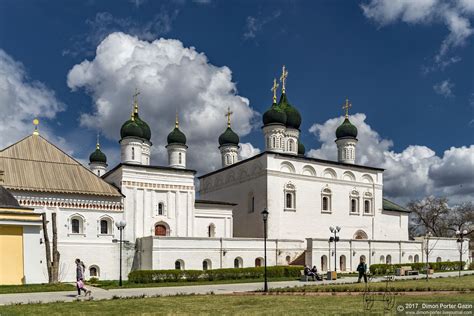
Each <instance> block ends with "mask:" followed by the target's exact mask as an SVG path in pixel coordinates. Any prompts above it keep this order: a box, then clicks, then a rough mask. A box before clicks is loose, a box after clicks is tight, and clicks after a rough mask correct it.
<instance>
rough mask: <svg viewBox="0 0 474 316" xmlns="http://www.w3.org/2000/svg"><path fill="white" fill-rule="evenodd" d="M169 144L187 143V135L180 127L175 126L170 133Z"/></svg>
mask: <svg viewBox="0 0 474 316" xmlns="http://www.w3.org/2000/svg"><path fill="white" fill-rule="evenodd" d="M167 140H168V145H171V144H180V145H186V135H184V133H183V132H181V131H180V130H179V128H178V127H175V128H174V129H173V130H172V131H171V133H169V134H168V138H167Z"/></svg>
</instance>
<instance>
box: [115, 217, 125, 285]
mask: <svg viewBox="0 0 474 316" xmlns="http://www.w3.org/2000/svg"><path fill="white" fill-rule="evenodd" d="M115 226H117V229H118V230H119V231H120V245H119V246H120V271H119V273H120V274H119V286H122V243H123V241H122V232H123V229H124V228H125V226H127V223H126V222H125V221H124V220H121V221H119V222H116V223H115Z"/></svg>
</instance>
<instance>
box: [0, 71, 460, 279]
mask: <svg viewBox="0 0 474 316" xmlns="http://www.w3.org/2000/svg"><path fill="white" fill-rule="evenodd" d="M286 75H287V73H286V71H285V70H284V72H283V75H282V78H281V81H282V94H281V97H280V100H279V102H278V103H277V98H276V89H277V86H276V83H274V88H273V91H274V96H273V104H272V105H271V107H270V108H269V109H268V111H266V112H265V113H264V115H263V127H262V130H263V134H264V137H265V151H264V152H262V153H260V154H258V155H255V156H253V157H251V158H248V159H245V160H242V161H238V152H239V136H238V135H237V134H236V133H235V132H234V131H233V130H232V128H231V121H230V112H229V113H228V121H227V128H226V129H225V131H224V132H223V133H222V135H220V137H219V138H218V142H219V147H218V148H219V150H220V152H221V156H222V168H220V169H218V170H215V171H213V172H210V173H208V174H204V175H202V176H200V177H199V178H198V179H199V181H200V192H199V198H196V187H195V180H196V171H194V170H190V169H187V168H186V152H187V148H188V147H187V145H186V136H185V135H184V133H183V132H182V131H181V130H180V129H179V123H178V118H176V123H175V128H174V129H173V130H172V131H171V133H170V134H169V135H168V138H167V143H168V145H167V146H166V148H167V151H168V165H167V166H156V165H153V164H152V161H151V157H150V148H151V146H152V143H151V141H150V140H151V130H150V128H149V126H148V125H147V123H145V121H144V120H143V119H141V118H140V116H139V108H138V102H137V99H136V97H135V99H134V105H133V110H132V114H131V116H130V119H129V120H127V121H126V122H125V123H124V124H123V125H122V128H121V131H120V134H121V139H120V142H119V143H120V146H121V162H120V163H119V164H118V165H117V166H115V167H113V168H111V169H108V165H107V157H106V156H105V154H104V153H103V152H102V151H101V150H100V145H99V143H97V147H96V150H95V151H94V152H93V153H92V154H91V155H90V164H89V169H87V168H86V167H84V166H83V165H81V164H80V163H79V162H78V161H77V160H75V159H74V158H72V157H70V156H69V155H67V154H66V153H65V152H63V151H62V150H61V149H60V148H58V147H56V146H55V145H53V144H52V143H50V142H49V141H48V140H46V139H45V138H43V137H42V136H41V135H39V132H38V131H37V130H35V132H34V133H33V134H32V135H30V136H28V137H26V138H24V139H22V140H20V141H18V142H17V143H14V144H13V145H11V146H9V147H7V148H5V149H3V150H1V151H0V176H1V178H0V185H1V186H3V187H4V188H5V189H7V190H8V191H9V192H10V193H11V194H12V195H13V196H14V197H15V198H16V200H17V201H18V203H19V205H20V206H21V207H25V208H29V209H33V210H34V212H35V213H46V216H47V218H48V219H51V213H52V212H55V213H56V214H57V227H58V248H59V252H60V255H61V260H60V262H61V264H60V279H61V280H62V281H71V280H74V279H75V265H74V260H75V258H80V259H81V260H82V261H83V262H84V263H85V264H86V266H87V268H88V269H87V273H86V275H87V277H98V278H100V279H118V276H119V243H118V242H117V239H118V238H119V231H118V229H117V228H116V226H115V223H116V222H118V221H121V220H125V222H126V227H125V229H124V230H123V232H124V235H123V239H124V240H125V243H124V245H123V246H124V258H123V265H124V267H123V274H124V275H125V276H126V275H127V274H128V272H130V271H131V270H136V269H146V270H148V269H198V270H201V269H216V268H232V267H254V266H261V265H263V257H264V254H263V221H262V215H261V212H262V210H263V209H267V210H268V212H269V217H268V241H267V254H268V257H267V263H268V265H289V264H308V265H316V266H317V268H318V269H319V270H320V271H327V270H334V262H336V269H337V270H338V271H355V269H356V266H357V264H358V262H359V260H360V258H361V257H364V258H365V260H366V262H367V263H368V264H374V263H410V262H421V261H425V260H426V259H425V247H426V245H427V242H426V240H425V239H418V240H410V239H409V237H408V217H409V212H408V211H407V210H405V209H404V208H402V207H400V206H398V205H396V204H395V203H392V202H390V201H388V200H386V199H384V197H383V172H384V170H383V169H380V168H377V167H370V166H363V165H357V164H355V160H356V148H357V128H356V126H354V125H352V124H351V122H350V120H349V115H348V114H347V111H348V109H349V106H350V105H349V104H348V103H347V102H346V117H345V119H344V121H343V122H342V124H341V125H340V126H339V127H338V128H337V130H336V131H335V134H336V140H335V141H336V143H337V147H338V160H337V161H328V160H322V159H315V158H309V157H306V156H305V148H304V146H303V144H302V143H301V142H300V141H299V134H300V130H299V128H300V125H301V116H300V114H299V112H298V110H297V109H296V108H295V107H294V106H292V105H291V104H290V102H289V101H288V96H287V94H286V91H285V80H286ZM216 150H217V149H216ZM0 204H1V201H0ZM5 225H9V224H8V222H2V218H1V217H0V228H1V227H2V226H5ZM50 226H51V223H49V227H50ZM336 226H339V227H340V231H339V232H338V236H339V237H340V240H339V242H338V243H337V251H336V252H335V251H334V244H333V243H331V242H329V237H330V236H333V234H332V233H331V232H330V230H329V228H330V227H336ZM4 231H7V232H8V231H9V230H1V229H0V240H2V239H5V238H8V236H6V235H5V236H4V235H2V233H1V232H4ZM49 233H50V234H51V227H50V228H49ZM3 234H5V233H3ZM50 239H51V237H50ZM5 240H6V239H5ZM43 243H44V241H43V235H42V231H40V230H39V229H38V230H37V235H36V237H34V238H31V237H29V243H28V248H29V249H26V248H25V249H24V251H25V253H26V252H30V253H33V254H35V256H34V258H32V257H31V255H30V256H29V260H28V262H27V263H24V265H25V267H26V266H27V269H26V268H25V269H24V271H25V272H24V275H23V277H22V279H21V281H18V283H20V282H23V283H38V282H45V281H47V273H46V264H45V250H44V244H43ZM433 245H436V246H435V247H434V246H433ZM467 245H468V241H466V242H465V245H464V249H466V255H465V257H467V253H468V251H467V249H468V246H467ZM428 247H429V249H430V255H429V260H430V261H448V260H450V261H455V260H458V259H459V250H458V248H457V245H456V240H455V239H446V238H434V237H432V238H431V239H430V240H429V245H428ZM30 248H34V251H30V250H32V249H30ZM0 251H2V248H1V247H0ZM0 255H1V257H2V258H5V256H8V254H4V253H1V254H0ZM3 270H5V269H4V268H3V266H2V264H1V263H0V275H1V274H3V273H6V271H3ZM0 279H1V278H0Z"/></svg>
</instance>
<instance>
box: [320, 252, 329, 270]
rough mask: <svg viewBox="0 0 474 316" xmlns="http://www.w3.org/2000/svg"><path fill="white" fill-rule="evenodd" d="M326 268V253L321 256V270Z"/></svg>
mask: <svg viewBox="0 0 474 316" xmlns="http://www.w3.org/2000/svg"><path fill="white" fill-rule="evenodd" d="M327 270H328V257H327V256H326V255H324V256H321V271H327Z"/></svg>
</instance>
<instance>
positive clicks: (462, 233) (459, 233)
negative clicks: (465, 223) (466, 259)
mask: <svg viewBox="0 0 474 316" xmlns="http://www.w3.org/2000/svg"><path fill="white" fill-rule="evenodd" d="M466 235H467V230H463V231H460V230H457V231H456V236H458V239H457V240H456V241H457V242H458V244H459V277H461V270H462V269H463V267H464V264H463V262H462V246H463V243H464V236H466Z"/></svg>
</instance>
